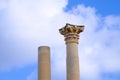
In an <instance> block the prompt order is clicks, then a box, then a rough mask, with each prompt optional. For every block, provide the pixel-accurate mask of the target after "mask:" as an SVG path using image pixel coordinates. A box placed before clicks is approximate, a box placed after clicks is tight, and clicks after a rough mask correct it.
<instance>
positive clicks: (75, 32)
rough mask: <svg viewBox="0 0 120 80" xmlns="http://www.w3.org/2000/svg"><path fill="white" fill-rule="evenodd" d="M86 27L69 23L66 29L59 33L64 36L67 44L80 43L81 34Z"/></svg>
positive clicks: (60, 30)
mask: <svg viewBox="0 0 120 80" xmlns="http://www.w3.org/2000/svg"><path fill="white" fill-rule="evenodd" d="M83 30H84V26H82V25H72V24H69V23H67V24H66V25H65V27H63V28H61V29H59V32H60V33H61V34H62V35H64V37H65V41H66V44H67V43H78V39H79V33H80V32H83Z"/></svg>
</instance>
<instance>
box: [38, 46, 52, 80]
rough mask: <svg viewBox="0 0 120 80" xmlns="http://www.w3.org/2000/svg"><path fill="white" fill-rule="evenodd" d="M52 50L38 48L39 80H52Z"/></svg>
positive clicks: (44, 47) (46, 47)
mask: <svg viewBox="0 0 120 80" xmlns="http://www.w3.org/2000/svg"><path fill="white" fill-rule="evenodd" d="M50 68H51V67H50V48H49V47H48V46H41V47H39V48H38V80H51V70H50Z"/></svg>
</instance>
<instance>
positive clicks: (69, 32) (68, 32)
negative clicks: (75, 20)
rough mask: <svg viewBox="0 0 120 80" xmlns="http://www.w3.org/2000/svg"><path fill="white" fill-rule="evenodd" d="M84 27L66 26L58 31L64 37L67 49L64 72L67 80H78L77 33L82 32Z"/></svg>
mask: <svg viewBox="0 0 120 80" xmlns="http://www.w3.org/2000/svg"><path fill="white" fill-rule="evenodd" d="M83 30H84V26H79V25H72V24H68V23H67V24H66V26H65V27H63V28H61V29H59V32H60V34H62V35H64V37H65V42H66V49H67V56H66V64H67V65H66V70H67V71H66V72H67V80H80V72H79V57H78V39H79V33H80V32H83Z"/></svg>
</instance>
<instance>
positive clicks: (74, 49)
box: [66, 43, 80, 80]
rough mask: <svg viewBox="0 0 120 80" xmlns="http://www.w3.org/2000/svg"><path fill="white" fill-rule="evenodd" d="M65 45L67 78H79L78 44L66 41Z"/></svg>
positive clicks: (74, 79) (76, 79)
mask: <svg viewBox="0 0 120 80" xmlns="http://www.w3.org/2000/svg"><path fill="white" fill-rule="evenodd" d="M66 47H67V58H66V64H67V66H66V67H67V80H80V74H79V58H78V44H77V43H68V44H67V45H66Z"/></svg>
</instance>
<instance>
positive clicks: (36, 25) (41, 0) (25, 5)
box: [0, 0, 120, 80]
mask: <svg viewBox="0 0 120 80" xmlns="http://www.w3.org/2000/svg"><path fill="white" fill-rule="evenodd" d="M66 5H67V0H62V1H61V0H9V1H8V9H7V15H6V16H7V22H8V25H10V26H7V29H4V31H3V32H2V39H3V41H1V42H4V44H5V42H7V43H6V44H5V46H0V47H1V48H2V49H3V50H0V55H1V56H0V64H1V66H0V70H3V69H4V70H6V69H11V68H13V67H23V66H25V65H27V64H32V63H34V62H36V61H37V47H38V46H40V45H48V46H50V47H51V58H52V71H53V72H52V76H53V77H54V76H57V75H58V77H60V76H63V74H65V72H66V71H65V44H64V38H63V36H62V35H60V34H59V32H58V29H59V28H61V27H63V26H64V25H65V23H67V22H69V23H72V24H82V25H83V24H84V25H85V31H84V32H83V33H81V35H80V44H79V53H80V68H81V70H80V71H81V78H82V79H85V80H90V79H91V80H99V79H100V74H101V70H102V71H103V72H104V71H107V72H115V71H120V66H119V65H120V63H119V62H118V61H119V60H120V59H119V56H120V54H119V52H120V50H119V47H120V41H119V39H120V38H119V37H118V36H119V34H120V32H119V29H120V23H119V21H120V16H113V15H110V16H106V17H100V16H99V15H97V14H96V10H95V8H91V7H86V6H84V5H78V6H77V7H75V8H73V9H72V10H70V11H68V12H65V11H64V10H63V9H64V8H65V6H66ZM11 26H12V27H11ZM0 37H1V35H0ZM4 44H3V45H4ZM8 44H9V45H8ZM63 46H64V47H63ZM5 49H7V51H6V50H5ZM63 56H64V57H63ZM34 73H36V72H33V73H32V74H31V76H32V75H34ZM27 79H28V80H33V79H34V78H33V77H28V78H27Z"/></svg>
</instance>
